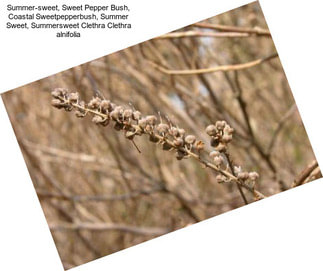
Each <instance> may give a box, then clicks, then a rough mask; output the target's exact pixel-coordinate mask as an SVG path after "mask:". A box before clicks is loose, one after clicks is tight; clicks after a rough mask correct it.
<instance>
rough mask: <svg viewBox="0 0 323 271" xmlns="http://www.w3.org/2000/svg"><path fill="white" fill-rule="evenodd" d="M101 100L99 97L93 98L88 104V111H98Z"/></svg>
mask: <svg viewBox="0 0 323 271" xmlns="http://www.w3.org/2000/svg"><path fill="white" fill-rule="evenodd" d="M100 103H101V99H100V98H99V97H95V98H93V99H92V100H91V101H90V102H89V103H88V105H87V106H88V107H89V108H90V109H98V108H99V107H100Z"/></svg>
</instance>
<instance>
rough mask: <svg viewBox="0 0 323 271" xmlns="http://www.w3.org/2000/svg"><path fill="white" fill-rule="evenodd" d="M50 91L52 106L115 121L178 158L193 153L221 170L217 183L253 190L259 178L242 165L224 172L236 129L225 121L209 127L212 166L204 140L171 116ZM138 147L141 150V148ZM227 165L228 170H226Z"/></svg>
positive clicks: (132, 134)
mask: <svg viewBox="0 0 323 271" xmlns="http://www.w3.org/2000/svg"><path fill="white" fill-rule="evenodd" d="M51 94H52V97H53V100H52V105H53V106H54V107H56V108H58V109H64V110H66V111H72V110H75V115H76V117H78V118H83V117H85V116H86V115H87V114H91V115H93V116H92V122H94V123H95V124H97V125H102V126H107V125H109V123H110V122H112V123H113V127H114V129H115V130H117V131H123V132H124V135H125V137H126V138H127V139H129V140H131V141H133V140H134V138H135V137H136V136H141V135H143V134H146V135H148V136H149V140H150V141H151V142H153V143H156V144H161V145H162V148H163V150H165V151H171V150H175V152H176V158H177V159H178V160H182V159H183V158H186V157H190V156H193V157H194V158H195V159H197V160H199V161H200V162H201V163H202V164H204V165H206V166H209V167H212V168H213V169H217V170H218V172H219V173H222V174H219V175H218V176H217V180H218V182H230V181H238V182H240V183H242V182H243V183H245V184H247V185H248V187H250V188H251V189H254V183H255V181H256V179H257V178H258V177H259V176H258V173H256V172H249V173H248V172H242V171H241V168H240V167H235V172H232V174H233V175H232V177H228V176H230V174H229V175H228V174H223V171H224V170H228V165H227V164H226V165H225V161H226V156H225V154H226V151H227V145H228V143H230V142H231V140H232V135H233V132H234V129H233V128H232V127H230V125H228V124H227V123H226V122H225V121H217V122H216V123H215V124H211V125H209V126H207V128H206V133H207V134H208V135H209V136H210V137H211V140H210V144H211V146H212V147H214V150H213V151H211V152H210V153H209V156H210V157H211V158H212V159H213V164H212V165H211V166H210V165H209V163H208V162H206V161H204V160H202V158H201V156H200V155H201V151H202V150H204V147H205V144H204V142H202V141H201V140H198V139H197V138H196V136H194V135H190V134H186V131H185V130H184V129H182V128H179V127H178V126H176V125H173V123H172V122H171V121H170V120H169V119H168V118H167V120H166V121H165V120H163V118H162V117H161V115H160V114H159V119H158V118H157V117H156V116H154V115H148V116H143V115H142V114H141V112H140V111H138V110H135V109H134V108H132V109H131V108H125V107H123V106H118V105H116V104H114V103H112V102H111V101H109V100H105V99H101V98H99V97H94V98H92V99H91V100H90V102H89V103H87V104H86V103H85V102H84V101H81V100H80V97H79V94H78V93H77V92H72V93H70V92H68V91H67V90H66V89H64V88H56V89H54V90H53V91H52V93H51ZM135 146H136V145H135ZM136 148H137V146H136ZM137 150H138V151H139V149H138V148H137ZM139 152H140V151H139ZM225 166H226V167H227V168H226V169H224V167H225Z"/></svg>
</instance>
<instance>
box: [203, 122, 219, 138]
mask: <svg viewBox="0 0 323 271" xmlns="http://www.w3.org/2000/svg"><path fill="white" fill-rule="evenodd" d="M205 132H206V133H207V134H208V135H209V136H215V135H216V132H217V130H216V127H215V125H213V124H210V125H209V126H207V127H206V129H205Z"/></svg>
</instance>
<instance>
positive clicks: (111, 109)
mask: <svg viewBox="0 0 323 271" xmlns="http://www.w3.org/2000/svg"><path fill="white" fill-rule="evenodd" d="M116 107H117V106H116V104H114V103H111V104H110V107H109V108H108V110H109V112H112V111H113V110H114V109H115V108H116Z"/></svg>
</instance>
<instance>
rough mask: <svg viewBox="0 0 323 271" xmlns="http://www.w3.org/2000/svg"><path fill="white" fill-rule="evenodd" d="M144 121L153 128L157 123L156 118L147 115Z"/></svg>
mask: <svg viewBox="0 0 323 271" xmlns="http://www.w3.org/2000/svg"><path fill="white" fill-rule="evenodd" d="M146 120H147V123H148V124H149V125H152V126H154V125H155V124H156V122H157V118H156V116H154V115H149V116H147V117H146Z"/></svg>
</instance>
